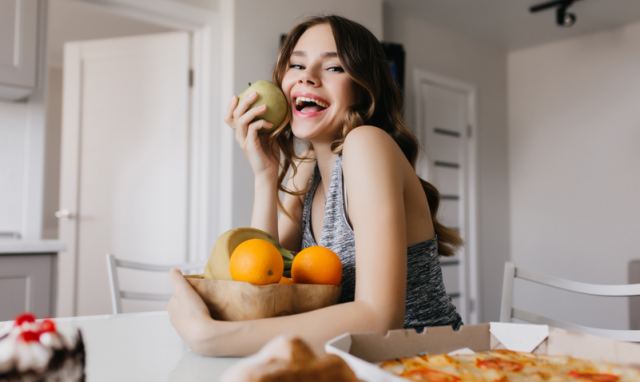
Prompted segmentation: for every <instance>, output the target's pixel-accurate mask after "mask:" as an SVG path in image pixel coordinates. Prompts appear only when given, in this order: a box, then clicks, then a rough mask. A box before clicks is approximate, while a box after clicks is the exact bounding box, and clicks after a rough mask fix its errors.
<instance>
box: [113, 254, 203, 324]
mask: <svg viewBox="0 0 640 382" xmlns="http://www.w3.org/2000/svg"><path fill="white" fill-rule="evenodd" d="M203 267H204V265H203V264H189V263H183V264H162V265H160V264H150V263H142V262H137V261H130V260H123V259H118V258H117V257H116V256H114V255H113V254H111V253H107V271H108V274H109V287H110V291H111V310H112V311H113V314H118V313H122V300H123V299H128V300H142V301H168V300H169V298H171V295H168V294H164V293H147V292H139V291H128V290H122V289H121V288H120V280H119V278H118V269H132V270H137V271H143V272H156V273H167V272H169V271H170V270H171V269H173V268H178V269H180V270H181V271H182V272H183V273H191V272H195V271H197V272H202V269H203Z"/></svg>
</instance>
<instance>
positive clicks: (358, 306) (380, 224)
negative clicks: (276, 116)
mask: <svg viewBox="0 0 640 382" xmlns="http://www.w3.org/2000/svg"><path fill="white" fill-rule="evenodd" d="M274 81H275V82H276V83H277V84H278V85H279V86H280V87H281V88H282V90H283V92H284V94H285V95H286V97H287V100H288V101H289V103H290V105H291V107H292V118H291V121H290V123H289V124H287V125H284V126H280V127H277V128H276V129H275V130H274V131H273V132H272V133H271V134H259V133H260V130H261V129H268V128H272V127H273V126H271V125H270V124H269V123H268V122H266V121H264V120H261V119H257V117H259V116H260V115H261V114H262V113H264V112H265V110H266V108H265V107H264V106H263V107H253V108H251V104H252V102H253V101H254V100H255V97H256V95H255V94H253V95H250V96H249V97H247V98H245V99H243V100H242V101H241V102H239V100H238V98H237V97H234V98H233V99H232V101H231V104H230V106H229V111H228V113H227V116H226V118H225V121H226V123H227V124H228V125H230V126H231V127H233V128H234V129H235V135H236V140H237V141H238V143H239V144H240V146H241V147H242V149H243V151H244V153H245V155H246V157H247V159H248V160H249V163H250V164H251V168H252V170H253V173H254V176H255V197H254V205H253V214H252V222H251V225H252V226H253V227H256V228H260V229H262V230H264V231H266V232H269V233H270V234H271V235H272V236H273V237H277V238H279V241H280V243H281V245H283V246H284V247H286V248H290V249H294V250H298V249H301V248H305V247H308V246H310V245H315V244H320V245H323V246H325V247H329V248H331V249H333V250H334V252H336V253H338V255H339V256H340V257H341V260H342V263H343V268H344V271H343V282H342V296H341V298H340V302H341V303H340V304H337V305H333V306H329V307H326V308H323V309H318V310H315V311H311V312H307V313H302V314H296V315H291V316H285V317H275V318H268V319H261V320H249V321H238V322H222V321H216V320H213V319H211V318H210V317H209V313H208V311H207V308H206V307H205V305H204V303H203V301H202V300H201V299H200V297H199V296H198V295H197V294H196V293H195V291H194V290H193V289H192V288H191V287H190V286H189V284H188V283H187V282H186V281H185V280H184V278H183V277H182V276H181V275H180V273H179V272H178V271H176V270H174V271H172V273H171V278H172V282H173V283H174V287H175V293H174V296H173V298H172V299H171V301H170V302H169V305H168V310H169V314H170V318H171V321H172V323H173V325H174V326H175V327H176V329H177V330H178V332H179V334H180V335H181V336H182V337H183V339H184V340H185V341H186V342H187V343H188V344H189V346H191V348H192V349H193V350H194V351H196V352H199V353H203V354H206V355H246V354H250V353H253V352H255V351H256V350H258V349H259V348H260V347H261V346H262V345H263V344H264V343H266V342H267V341H268V340H269V339H271V338H272V337H274V336H276V335H279V334H284V333H287V334H295V335H299V336H301V337H302V338H304V339H305V340H307V341H308V342H310V343H311V344H312V345H313V346H314V347H315V348H317V349H321V348H322V346H323V344H324V342H326V341H327V340H328V339H330V338H332V337H334V336H336V335H338V334H341V333H344V332H364V331H376V332H385V331H387V330H389V329H393V328H401V327H409V328H422V327H425V326H436V325H452V326H454V327H456V328H457V327H458V326H459V325H461V320H460V316H459V315H458V314H457V313H456V311H455V308H454V306H453V305H452V304H451V302H450V299H449V298H448V296H447V295H446V293H445V291H444V286H443V283H442V275H441V270H440V266H439V262H438V252H439V253H440V254H442V255H451V254H453V252H454V250H455V248H456V247H457V246H459V245H460V244H461V239H460V238H459V236H458V235H457V234H456V233H455V231H452V230H450V229H448V228H446V227H444V226H442V225H441V224H439V223H438V222H437V220H436V218H435V215H436V212H437V208H438V203H439V195H438V192H437V190H436V189H435V188H434V187H433V186H431V185H430V184H428V183H427V182H424V181H422V180H421V179H420V178H418V176H417V175H416V173H415V169H414V164H415V160H416V156H417V142H416V139H415V137H414V136H413V135H412V134H411V132H410V131H409V130H408V129H407V128H406V126H405V124H404V121H403V120H402V116H401V109H402V105H401V100H400V97H399V92H398V90H397V88H396V86H395V84H394V82H393V80H392V78H391V75H390V71H389V68H388V65H387V62H386V60H385V57H384V52H383V51H382V48H381V45H380V44H379V42H378V41H377V39H376V38H375V37H374V36H373V34H371V32H369V31H368V30H367V29H366V28H364V27H363V26H361V25H360V24H357V23H355V22H353V21H350V20H347V19H345V18H342V17H339V16H324V17H315V18H311V19H309V20H307V21H305V22H303V23H301V24H300V25H298V26H296V27H294V28H293V30H292V31H291V32H290V33H289V35H288V37H287V39H286V41H285V43H284V46H283V48H282V50H281V53H280V56H279V59H278V62H277V64H276V67H275V70H274ZM294 137H295V138H297V139H299V140H302V141H303V142H306V143H307V144H308V147H309V149H308V151H307V152H306V153H305V154H304V155H301V156H298V155H296V153H295V150H294ZM281 163H282V165H280V164H281ZM289 174H291V176H288V175H289ZM279 190H283V191H285V194H284V195H285V196H284V198H283V200H282V202H280V200H279V198H278V191H279ZM279 207H280V209H281V211H282V212H283V213H281V214H278V212H279V211H278V210H279Z"/></svg>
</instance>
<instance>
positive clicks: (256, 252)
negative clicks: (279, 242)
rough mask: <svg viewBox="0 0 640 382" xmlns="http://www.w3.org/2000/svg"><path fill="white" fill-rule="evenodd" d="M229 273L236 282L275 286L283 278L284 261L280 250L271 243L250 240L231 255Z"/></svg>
mask: <svg viewBox="0 0 640 382" xmlns="http://www.w3.org/2000/svg"><path fill="white" fill-rule="evenodd" d="M229 271H230V272H231V278H232V279H233V280H235V281H246V282H249V283H251V284H255V285H265V284H273V283H277V282H279V281H280V278H281V277H282V272H283V271H284V261H283V260H282V256H281V255H280V251H278V248H276V246H275V245H273V244H272V243H271V242H269V241H267V240H263V239H249V240H246V241H243V242H242V243H240V244H239V245H238V246H237V247H236V248H235V249H234V250H233V252H232V253H231V258H230V259H229Z"/></svg>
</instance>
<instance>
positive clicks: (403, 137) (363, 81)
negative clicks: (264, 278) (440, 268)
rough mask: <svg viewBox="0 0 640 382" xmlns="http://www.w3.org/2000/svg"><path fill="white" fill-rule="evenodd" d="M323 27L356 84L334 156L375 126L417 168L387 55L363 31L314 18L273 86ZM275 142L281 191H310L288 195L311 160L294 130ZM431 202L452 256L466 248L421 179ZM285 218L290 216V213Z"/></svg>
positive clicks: (289, 44)
mask: <svg viewBox="0 0 640 382" xmlns="http://www.w3.org/2000/svg"><path fill="white" fill-rule="evenodd" d="M318 24H329V25H330V26H331V29H332V31H333V37H334V39H335V42H336V47H337V50H338V52H337V53H338V57H339V59H340V62H341V63H342V65H343V68H344V70H345V72H346V73H347V74H348V75H349V76H350V77H351V79H352V80H353V82H354V90H355V95H356V97H355V98H356V102H355V104H354V105H352V106H351V108H350V110H349V111H348V112H347V115H345V118H344V121H343V124H342V130H341V134H340V136H339V137H338V138H337V139H336V140H335V141H334V142H333V143H332V145H331V148H332V150H333V151H334V153H337V154H339V153H341V152H342V145H343V143H344V140H345V138H346V136H347V134H349V132H350V131H351V130H353V129H354V128H356V127H358V126H361V125H373V126H377V127H379V128H380V129H382V130H384V131H386V132H387V133H388V134H389V135H390V136H391V137H392V138H393V140H394V141H395V142H396V143H397V144H398V146H400V149H401V150H402V152H403V153H404V155H405V156H406V158H407V159H408V160H409V162H410V163H411V165H412V166H413V167H414V168H415V164H416V159H417V157H418V140H417V139H416V137H415V135H414V134H413V133H412V132H411V131H410V130H409V129H408V128H407V126H406V124H405V121H404V118H403V117H402V110H403V105H402V98H401V96H400V91H399V89H398V87H397V86H396V84H395V82H394V80H393V78H392V77H391V71H390V69H389V65H388V63H387V60H386V57H385V53H384V50H383V49H382V45H381V44H380V42H379V41H378V39H377V38H376V37H375V36H374V35H373V34H372V33H371V32H370V31H369V30H368V29H367V28H365V27H364V26H362V25H360V24H358V23H356V22H354V21H351V20H349V19H346V18H344V17H341V16H335V15H330V16H316V17H311V18H309V19H307V20H305V21H304V22H302V23H300V24H298V25H297V26H295V27H294V28H293V29H292V30H291V31H290V32H289V34H288V35H287V37H286V39H285V40H284V43H283V45H282V48H281V50H280V55H279V56H278V61H277V62H276V66H275V68H274V70H273V81H274V82H275V83H276V84H277V85H278V86H281V85H282V79H283V77H284V75H285V73H286V71H287V70H288V68H289V59H290V57H291V53H292V52H293V49H294V47H295V45H296V43H297V42H298V39H299V38H300V36H302V34H303V33H304V32H305V31H306V30H307V29H309V28H310V27H312V26H314V25H318ZM270 138H271V140H272V142H274V143H276V144H277V147H279V149H280V150H281V152H282V154H283V155H282V159H281V168H280V172H279V174H278V183H279V188H280V190H282V191H284V192H287V193H289V194H293V195H302V194H304V193H305V191H306V190H305V191H295V190H289V189H287V188H286V187H285V186H284V179H285V177H286V175H287V173H288V171H289V169H291V170H292V172H293V174H294V175H295V173H296V171H297V168H296V162H297V161H299V160H305V159H309V158H306V157H305V158H303V157H300V156H299V155H298V154H296V152H295V148H294V135H293V132H292V131H291V126H290V125H289V124H286V125H283V126H280V127H279V128H277V129H276V130H274V131H273V132H272V133H271V135H270ZM420 182H421V183H422V187H423V189H424V192H425V194H426V196H427V202H428V204H429V209H430V211H431V220H432V221H433V224H434V229H435V232H436V235H437V237H438V248H439V253H440V254H441V255H443V256H451V255H453V254H454V252H455V249H456V248H457V247H459V246H460V245H461V244H462V239H461V238H460V235H459V234H458V233H457V231H455V230H453V229H451V228H448V227H445V226H444V225H442V224H440V223H439V222H438V220H437V213H438V207H439V205H440V193H439V192H438V190H437V189H436V188H435V187H434V186H433V185H432V184H431V183H429V182H427V181H425V180H423V179H420ZM285 213H286V211H285Z"/></svg>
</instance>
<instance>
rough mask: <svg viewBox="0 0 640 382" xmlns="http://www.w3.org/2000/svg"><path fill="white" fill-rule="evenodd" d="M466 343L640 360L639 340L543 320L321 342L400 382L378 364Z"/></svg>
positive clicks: (373, 377) (370, 379)
mask: <svg viewBox="0 0 640 382" xmlns="http://www.w3.org/2000/svg"><path fill="white" fill-rule="evenodd" d="M465 348H468V349H470V350H473V351H476V352H478V351H486V350H493V349H509V350H515V351H524V352H532V353H541V354H549V355H570V356H574V357H579V358H585V359H590V360H597V361H607V362H614V363H619V364H626V365H635V366H640V345H637V344H631V343H626V342H618V341H614V340H610V339H608V338H604V337H597V336H593V335H588V334H583V333H576V332H569V331H566V330H563V329H558V328H551V327H549V326H546V325H530V324H516V323H503V322H492V323H484V324H478V325H463V326H462V327H460V330H458V331H454V330H453V329H452V328H451V327H449V326H440V327H432V328H426V329H425V330H424V331H423V332H422V333H417V332H416V331H415V330H413V329H399V330H391V331H389V332H387V334H386V335H383V334H373V333H367V334H350V333H346V334H342V335H340V336H338V337H335V338H333V339H331V340H329V341H328V342H327V343H326V345H325V351H326V352H327V353H333V354H337V355H338V356H340V357H342V358H343V359H344V360H345V361H347V363H348V364H349V366H350V367H351V368H352V369H353V371H354V372H355V373H356V374H357V375H358V378H360V379H363V380H365V381H367V382H401V381H406V379H403V378H400V377H397V376H394V375H393V374H391V373H388V372H386V371H383V370H382V369H380V368H379V367H377V366H376V363H378V362H382V361H385V360H389V359H393V358H398V357H410V356H414V355H417V354H423V353H431V354H439V353H449V352H452V351H456V350H460V349H465Z"/></svg>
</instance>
